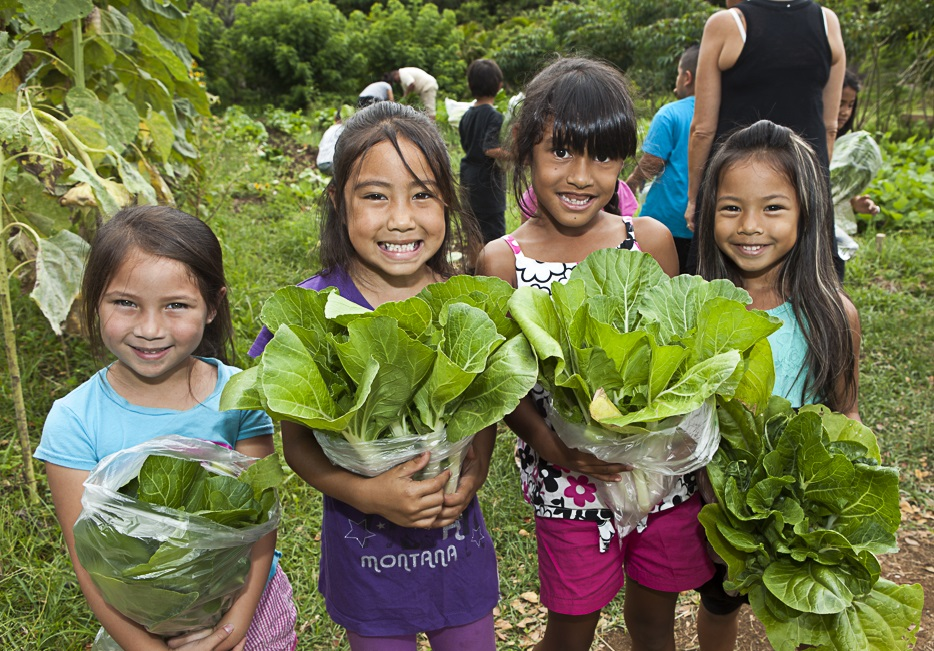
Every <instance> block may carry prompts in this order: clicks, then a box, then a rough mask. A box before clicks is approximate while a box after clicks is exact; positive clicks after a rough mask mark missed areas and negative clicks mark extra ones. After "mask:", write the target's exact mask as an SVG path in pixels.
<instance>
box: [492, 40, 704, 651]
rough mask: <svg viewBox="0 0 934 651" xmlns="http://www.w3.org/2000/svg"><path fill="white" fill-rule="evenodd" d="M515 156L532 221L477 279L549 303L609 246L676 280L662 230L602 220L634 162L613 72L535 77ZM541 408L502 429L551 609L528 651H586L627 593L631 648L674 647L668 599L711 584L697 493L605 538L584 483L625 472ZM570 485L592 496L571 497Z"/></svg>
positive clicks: (605, 523) (623, 97)
mask: <svg viewBox="0 0 934 651" xmlns="http://www.w3.org/2000/svg"><path fill="white" fill-rule="evenodd" d="M514 147H515V152H514V154H515V155H514V160H515V161H516V163H515V177H514V180H513V189H514V192H515V194H516V197H517V198H518V197H520V196H521V195H522V194H523V192H524V190H525V189H526V187H527V186H528V184H529V179H531V186H532V188H533V189H534V191H535V196H536V197H537V203H538V208H537V216H536V217H535V218H534V219H529V220H528V221H526V222H525V223H523V224H522V225H521V226H520V227H519V228H518V229H516V231H515V232H513V233H512V234H511V235H507V236H506V237H504V238H502V239H499V240H495V241H493V242H490V243H489V244H487V245H486V247H484V249H483V251H482V253H481V255H480V259H479V264H478V269H477V271H478V273H482V274H487V275H492V276H498V277H500V278H502V279H503V280H506V281H507V282H509V283H510V284H512V285H513V286H514V287H521V286H532V287H538V288H540V289H542V290H545V291H549V292H550V291H551V287H552V286H553V284H554V283H556V282H557V283H564V282H566V281H567V279H568V277H569V276H570V273H571V271H572V270H573V269H574V268H575V267H576V266H577V264H578V263H580V262H581V261H582V260H584V258H586V257H587V255H588V254H590V253H592V252H594V251H597V250H599V249H605V248H608V247H614V246H615V247H617V248H622V249H634V250H641V251H644V252H645V253H648V254H650V255H651V256H652V257H653V258H655V260H657V261H658V263H659V264H660V265H661V267H662V269H663V270H664V271H665V273H666V274H668V275H669V276H675V275H676V274H677V273H678V255H677V252H676V251H675V246H674V242H673V241H672V237H671V233H670V232H669V231H668V229H667V228H665V226H664V225H663V224H661V223H660V222H658V221H656V220H654V219H652V218H649V217H645V218H640V219H633V218H631V217H620V216H617V215H612V214H610V213H609V212H607V211H606V210H605V208H604V207H605V206H606V205H607V203H608V202H609V201H610V199H611V197H612V196H613V195H614V194H615V192H616V187H617V180H618V178H619V174H620V171H621V170H622V168H623V163H624V161H625V160H626V158H628V157H629V156H632V155H634V154H635V151H636V114H635V109H634V107H633V104H632V100H631V98H630V95H629V90H628V87H627V83H626V81H625V79H624V77H623V75H622V73H620V71H619V70H617V69H616V68H613V67H612V66H610V65H608V64H606V63H602V62H598V61H593V60H590V59H580V58H568V59H558V60H557V61H555V62H554V63H552V64H551V65H550V66H548V67H547V68H545V69H544V70H543V71H541V72H540V73H539V74H538V75H536V76H535V78H534V79H532V81H531V82H529V84H528V87H527V88H526V90H525V100H524V101H523V102H522V104H521V105H520V107H519V113H518V115H517V117H516V130H515V137H514ZM547 400H548V396H547V394H546V393H545V392H544V390H542V389H541V388H540V387H536V389H534V390H533V391H532V393H531V394H530V395H529V396H527V397H526V398H524V399H523V401H522V402H521V403H520V404H519V407H518V408H517V409H516V410H515V411H514V412H513V413H512V414H511V415H509V416H507V417H506V419H505V420H506V423H507V424H508V425H509V427H510V428H512V430H513V431H514V432H515V433H516V434H517V436H518V437H519V442H518V451H517V454H518V458H519V461H520V465H521V476H522V492H523V495H524V496H525V499H526V501H528V502H530V503H531V504H532V507H533V509H534V511H535V535H536V539H537V541H538V574H539V581H540V584H541V601H542V604H544V605H545V606H546V607H547V608H548V624H547V626H546V629H545V635H544V637H543V639H542V641H541V642H540V643H539V644H538V645H536V647H535V648H536V650H537V651H586V650H587V649H590V645H591V643H592V642H593V637H594V633H595V631H596V627H597V622H598V621H599V619H600V611H601V610H602V609H603V608H604V607H605V606H606V605H607V604H608V603H610V601H611V600H612V599H613V598H614V597H615V596H616V595H617V593H618V592H619V591H620V589H621V588H622V587H623V584H624V582H625V586H626V590H625V592H626V601H625V605H624V611H625V618H626V626H627V628H628V629H629V631H630V634H631V635H632V638H633V649H637V650H639V649H648V648H655V647H656V646H658V645H659V644H661V645H664V644H667V643H669V642H670V647H671V648H672V649H673V648H674V606H675V600H676V599H677V596H678V591H679V590H686V589H691V588H694V587H696V586H698V585H700V584H702V583H703V582H705V581H707V580H708V579H709V578H710V577H711V576H713V572H714V568H713V563H712V561H711V560H710V558H709V557H708V555H707V549H706V540H705V538H704V532H703V528H702V527H701V525H700V523H699V522H698V520H697V513H698V511H699V510H700V506H701V505H700V500H699V497H698V496H694V495H693V493H694V488H695V487H694V485H693V484H692V483H688V481H685V480H684V479H682V478H679V479H678V481H677V482H676V484H675V489H674V490H673V491H672V493H671V494H669V495H667V496H666V497H664V498H663V500H662V502H661V503H660V504H658V505H656V507H655V508H654V509H653V510H652V513H650V514H649V515H648V517H647V522H648V525H647V526H644V527H643V526H640V527H638V530H637V531H633V532H632V533H630V534H629V535H627V536H626V537H624V538H623V539H622V540H618V539H614V538H615V536H616V535H617V534H616V528H615V526H614V523H613V515H612V513H611V511H610V510H609V509H608V508H606V506H605V505H604V504H603V503H602V501H601V500H600V498H599V497H598V496H597V495H596V486H595V485H594V483H593V479H597V480H602V481H610V482H613V481H619V480H620V479H621V473H623V472H626V471H627V470H629V467H628V466H626V465H623V464H616V463H608V462H605V461H601V460H599V459H598V458H596V457H595V456H593V455H591V454H588V453H585V452H581V451H579V450H575V449H571V448H569V447H568V446H566V445H565V444H564V443H563V442H562V441H561V439H560V438H559V437H558V435H557V434H556V433H555V431H554V430H553V429H552V428H551V426H550V425H549V423H548V422H546V420H545V418H544V417H543V415H542V414H543V413H544V412H543V409H544V405H545V403H546V401H547ZM688 480H690V478H688ZM578 487H588V488H589V489H592V490H585V492H584V493H583V494H581V493H580V491H579V490H578ZM671 541H676V542H674V543H672V542H671ZM662 648H667V647H664V646H662Z"/></svg>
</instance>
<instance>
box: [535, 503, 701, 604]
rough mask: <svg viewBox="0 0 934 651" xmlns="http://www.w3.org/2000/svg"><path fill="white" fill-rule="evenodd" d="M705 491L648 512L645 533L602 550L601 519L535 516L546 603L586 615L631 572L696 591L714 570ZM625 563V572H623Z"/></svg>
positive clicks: (666, 588)
mask: <svg viewBox="0 0 934 651" xmlns="http://www.w3.org/2000/svg"><path fill="white" fill-rule="evenodd" d="M701 506H702V504H701V501H700V496H699V495H697V494H694V495H692V496H691V498H690V499H688V500H687V501H686V502H684V503H682V504H679V505H678V506H675V507H673V508H670V509H667V510H665V511H662V512H660V513H653V514H651V515H649V519H648V526H647V527H646V529H644V530H643V531H642V532H641V533H637V532H635V531H634V532H632V533H631V534H629V535H628V536H626V537H625V538H623V539H622V541H621V544H620V545H619V546H617V545H610V548H609V549H608V550H607V551H606V552H605V553H602V554H601V553H600V543H599V535H598V533H597V523H596V522H585V521H581V520H565V519H558V518H540V517H536V518H535V537H536V538H537V539H538V578H539V582H540V583H541V600H542V604H544V605H545V607H546V608H548V609H549V610H552V611H554V612H556V613H560V614H562V615H587V614H589V613H592V612H596V611H598V610H600V609H602V608H603V607H604V606H606V605H607V604H608V603H610V601H612V600H613V597H615V596H616V594H617V593H618V592H619V591H620V589H621V588H622V587H623V583H624V581H625V577H626V576H628V577H629V578H630V579H632V580H633V581H635V582H636V583H638V584H640V585H643V586H645V587H647V588H652V589H653V590H661V591H663V592H681V591H684V590H691V589H693V588H697V587H698V586H701V585H703V584H704V583H706V582H707V581H708V580H709V579H710V577H712V576H713V574H714V566H713V562H712V561H711V560H710V557H709V556H708V555H707V539H706V537H705V536H704V527H703V526H702V525H701V524H700V522H699V521H698V520H697V514H698V513H699V512H700V509H701ZM624 568H625V574H624Z"/></svg>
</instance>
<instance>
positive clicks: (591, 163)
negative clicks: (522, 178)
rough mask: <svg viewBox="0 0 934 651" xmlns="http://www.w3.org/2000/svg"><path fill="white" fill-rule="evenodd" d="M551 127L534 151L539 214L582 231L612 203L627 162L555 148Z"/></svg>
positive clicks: (561, 224) (535, 186)
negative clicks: (580, 228)
mask: <svg viewBox="0 0 934 651" xmlns="http://www.w3.org/2000/svg"><path fill="white" fill-rule="evenodd" d="M551 129H552V126H551V123H550V122H549V123H548V124H547V125H546V126H545V137H544V138H543V139H542V141H541V142H539V143H538V144H536V145H535V147H534V148H533V149H532V187H534V188H535V196H536V198H537V200H538V206H539V213H540V214H541V215H542V216H544V217H546V218H551V219H552V220H553V221H554V222H556V223H557V224H558V225H560V226H572V227H581V226H585V225H587V224H589V223H591V222H592V221H593V218H594V217H595V216H596V215H597V214H598V213H599V212H600V210H602V209H603V207H604V206H605V205H606V204H607V203H608V202H609V201H610V199H611V198H612V196H613V193H614V192H616V182H617V179H618V178H619V173H620V170H622V168H623V161H621V160H615V159H609V158H596V157H593V156H591V155H590V154H588V153H587V152H583V153H578V152H572V151H570V150H568V149H563V148H561V147H555V146H554V144H553V140H552V135H551Z"/></svg>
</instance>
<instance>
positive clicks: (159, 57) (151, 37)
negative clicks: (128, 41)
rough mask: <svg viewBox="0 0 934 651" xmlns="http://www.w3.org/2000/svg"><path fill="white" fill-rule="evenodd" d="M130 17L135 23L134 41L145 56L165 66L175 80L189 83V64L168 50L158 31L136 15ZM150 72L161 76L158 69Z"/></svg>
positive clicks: (153, 68) (152, 68)
mask: <svg viewBox="0 0 934 651" xmlns="http://www.w3.org/2000/svg"><path fill="white" fill-rule="evenodd" d="M128 17H129V19H130V22H131V23H133V39H134V41H135V42H136V45H137V46H138V47H139V49H140V51H141V52H142V53H143V55H144V56H145V57H147V58H148V60H149V61H151V62H154V61H158V62H159V63H161V64H162V65H163V66H165V69H166V70H167V71H168V72H169V74H170V75H171V76H172V78H173V79H174V80H176V81H188V65H187V63H188V62H183V61H182V60H181V59H179V58H178V56H177V55H176V54H175V53H174V52H173V51H172V50H169V49H166V47H165V46H164V45H163V43H162V41H161V40H160V39H159V34H158V33H157V32H156V30H154V29H153V28H152V27H150V26H149V25H146V24H144V23H143V22H142V21H141V20H140V19H139V18H137V17H136V15H135V14H130V15H129V16H128ZM149 70H150V73H151V74H153V75H155V76H159V74H158V69H157V68H155V67H151V68H150V69H149ZM163 81H165V80H164V79H163Z"/></svg>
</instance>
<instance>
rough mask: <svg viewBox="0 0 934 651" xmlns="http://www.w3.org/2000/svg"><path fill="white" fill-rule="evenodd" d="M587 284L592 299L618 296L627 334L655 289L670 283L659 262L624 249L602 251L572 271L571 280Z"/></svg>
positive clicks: (588, 293)
mask: <svg viewBox="0 0 934 651" xmlns="http://www.w3.org/2000/svg"><path fill="white" fill-rule="evenodd" d="M577 278H579V279H581V280H583V281H584V285H585V287H586V291H587V295H588V296H598V295H601V294H603V295H607V296H614V297H616V298H618V299H619V300H620V301H621V302H622V304H621V305H622V314H621V319H622V320H621V323H619V324H618V327H619V329H620V330H622V331H623V332H629V331H631V330H633V329H634V328H635V326H636V324H637V323H638V322H639V319H640V315H639V313H638V310H637V308H638V306H639V304H640V303H641V301H642V299H643V296H644V294H645V293H646V292H647V291H648V290H649V288H651V287H655V286H656V285H662V284H667V283H669V282H670V279H669V278H668V276H666V275H665V272H664V271H662V268H661V266H660V265H659V264H658V263H657V262H656V261H655V259H654V258H653V257H652V256H650V255H646V254H642V253H639V252H635V251H625V250H620V249H601V250H599V251H594V252H593V253H591V254H590V255H588V256H587V257H586V258H585V259H584V261H583V262H582V263H580V264H579V265H577V267H575V268H574V270H573V271H572V272H571V280H574V279H577Z"/></svg>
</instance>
